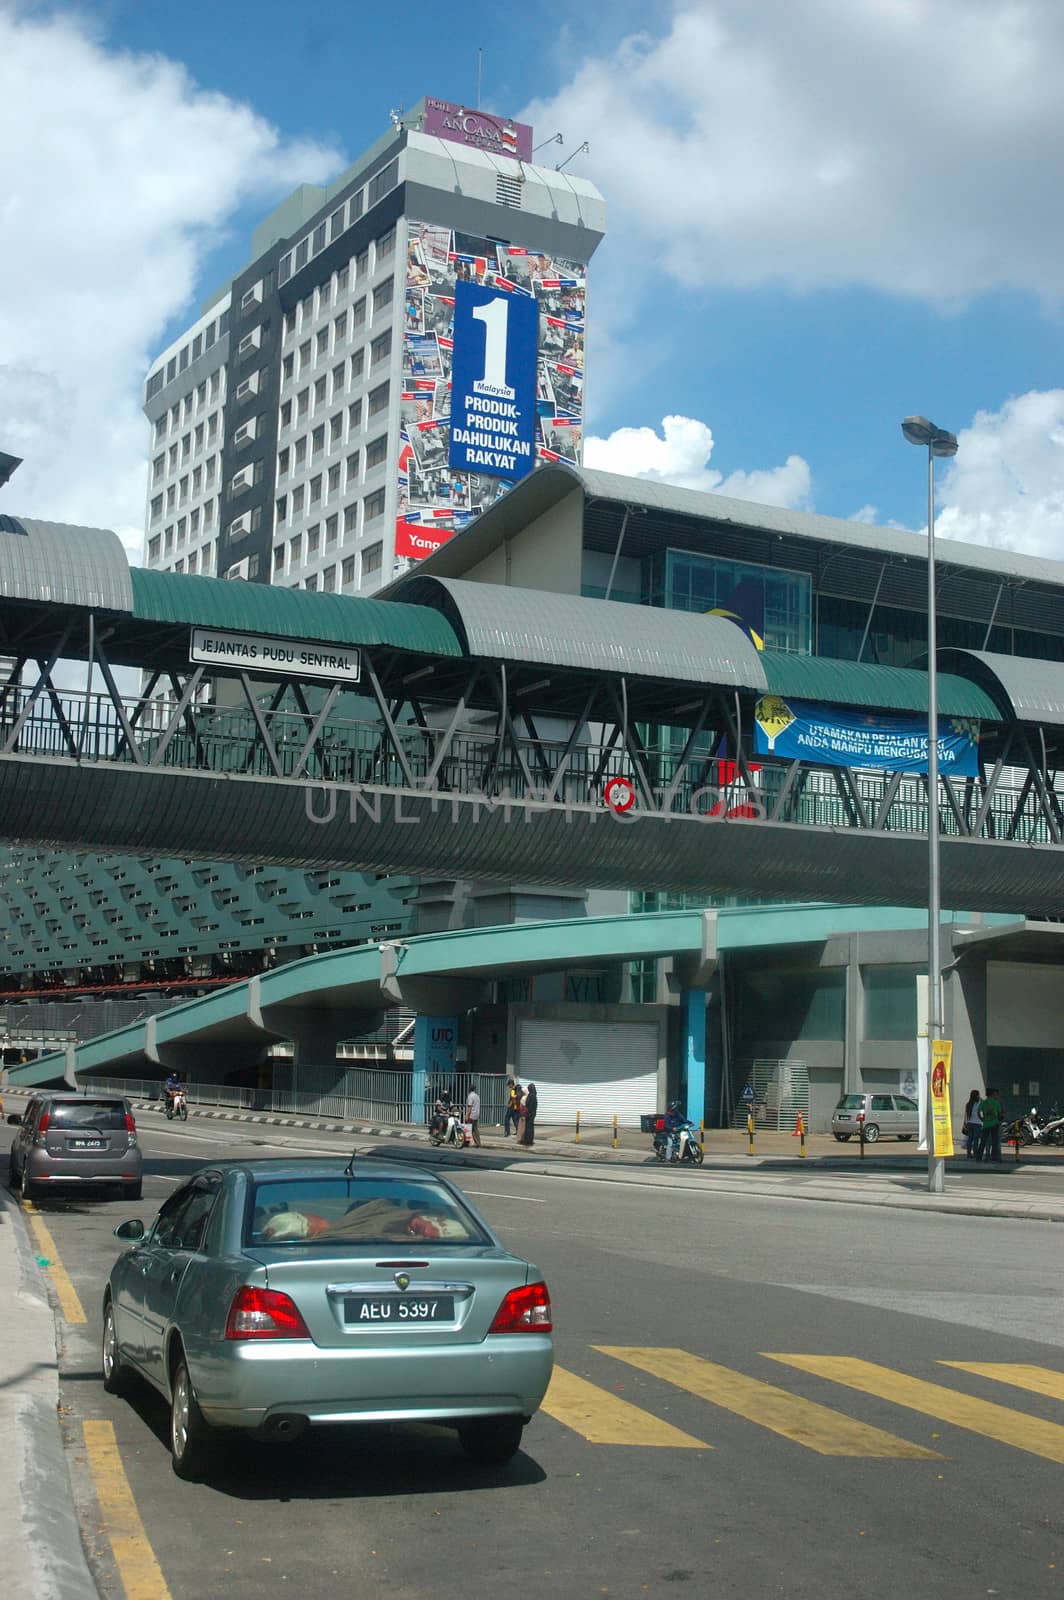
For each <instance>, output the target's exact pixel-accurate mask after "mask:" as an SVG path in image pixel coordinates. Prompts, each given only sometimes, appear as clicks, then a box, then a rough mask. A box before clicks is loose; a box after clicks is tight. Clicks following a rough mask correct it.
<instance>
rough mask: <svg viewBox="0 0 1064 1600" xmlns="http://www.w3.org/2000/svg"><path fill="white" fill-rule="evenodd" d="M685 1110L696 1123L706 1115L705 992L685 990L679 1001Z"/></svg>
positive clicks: (702, 990) (701, 990)
mask: <svg viewBox="0 0 1064 1600" xmlns="http://www.w3.org/2000/svg"><path fill="white" fill-rule="evenodd" d="M680 1017H681V1023H682V1039H683V1062H682V1065H683V1075H684V1088H685V1093H686V1111H687V1117H688V1119H689V1121H691V1122H693V1123H695V1124H696V1125H697V1124H698V1123H700V1122H702V1121H703V1120H704V1118H705V1114H706V991H705V990H704V989H685V990H684V991H683V995H682V998H681V1001H680Z"/></svg>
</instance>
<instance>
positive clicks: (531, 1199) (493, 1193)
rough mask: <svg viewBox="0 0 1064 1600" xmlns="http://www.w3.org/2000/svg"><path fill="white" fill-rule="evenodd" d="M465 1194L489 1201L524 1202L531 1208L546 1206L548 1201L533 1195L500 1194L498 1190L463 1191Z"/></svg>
mask: <svg viewBox="0 0 1064 1600" xmlns="http://www.w3.org/2000/svg"><path fill="white" fill-rule="evenodd" d="M462 1193H463V1194H476V1195H486V1196H487V1197H488V1199H489V1200H523V1201H524V1202H525V1203H526V1204H527V1205H530V1206H545V1205H546V1204H547V1201H546V1200H540V1199H538V1198H537V1197H536V1196H535V1195H532V1194H500V1193H499V1191H498V1189H463V1190H462Z"/></svg>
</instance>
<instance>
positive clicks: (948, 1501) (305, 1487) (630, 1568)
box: [2, 1116, 1064, 1600]
mask: <svg viewBox="0 0 1064 1600" xmlns="http://www.w3.org/2000/svg"><path fill="white" fill-rule="evenodd" d="M9 1134H10V1130H8V1129H4V1132H3V1141H2V1142H3V1145H6V1144H7V1143H8V1142H9ZM141 1136H142V1143H143V1146H144V1150H145V1156H146V1161H147V1172H148V1176H147V1179H146V1184H145V1201H144V1203H143V1205H142V1206H141V1207H139V1208H133V1209H134V1212H135V1213H136V1212H139V1214H140V1215H142V1216H143V1217H144V1218H145V1220H147V1219H148V1218H149V1217H150V1216H151V1215H152V1214H153V1212H154V1210H155V1209H156V1207H157V1205H158V1203H159V1202H161V1200H162V1199H163V1198H164V1197H165V1195H167V1194H168V1193H170V1192H171V1191H172V1189H173V1186H174V1184H175V1183H176V1182H178V1181H179V1180H180V1178H181V1177H182V1176H183V1175H184V1174H185V1173H186V1172H188V1171H190V1170H192V1169H194V1168H195V1167H196V1166H198V1165H201V1164H202V1163H203V1162H204V1161H206V1160H209V1159H212V1158H213V1159H217V1158H219V1157H220V1156H222V1155H237V1154H239V1153H241V1150H242V1149H244V1148H247V1150H248V1153H257V1154H269V1153H272V1152H274V1151H275V1152H276V1153H277V1154H278V1155H281V1154H285V1153H291V1152H292V1151H293V1150H298V1149H307V1148H310V1149H315V1150H320V1151H322V1152H325V1151H329V1152H330V1153H332V1152H335V1151H337V1150H338V1149H339V1148H340V1144H339V1141H338V1140H336V1139H334V1138H331V1137H330V1136H328V1135H322V1134H317V1133H301V1132H297V1131H292V1132H290V1133H289V1132H284V1133H281V1132H275V1131H271V1132H269V1134H268V1135H267V1132H266V1130H265V1129H258V1128H256V1129H246V1128H240V1127H230V1126H224V1125H222V1126H218V1125H214V1126H212V1127H211V1128H209V1129H202V1128H199V1127H196V1126H195V1125H185V1126H184V1127H181V1128H172V1127H170V1126H168V1125H166V1124H165V1123H162V1122H161V1119H158V1118H155V1117H153V1116H143V1117H142V1118H141ZM273 1141H277V1142H276V1143H274V1142H273ZM407 1153H408V1154H409V1148H408V1149H407ZM692 1177H693V1178H694V1177H695V1175H694V1174H692ZM458 1182H459V1183H460V1184H461V1185H462V1186H463V1187H464V1188H466V1189H467V1190H468V1191H469V1192H470V1194H471V1195H473V1196H474V1197H475V1199H476V1203H477V1204H478V1206H479V1207H480V1208H481V1209H482V1210H483V1211H484V1213H485V1215H486V1216H487V1217H488V1218H489V1220H490V1221H491V1222H492V1223H493V1224H494V1225H495V1226H497V1227H498V1229H499V1230H500V1232H501V1233H502V1235H503V1237H504V1238H505V1239H506V1240H507V1242H508V1243H510V1244H511V1245H512V1246H513V1247H514V1248H515V1249H517V1250H519V1251H521V1252H523V1253H525V1254H527V1255H528V1256H529V1257H530V1258H531V1259H532V1260H534V1261H536V1262H538V1263H539V1265H540V1266H541V1267H542V1268H543V1270H544V1273H545V1275H546V1277H547V1280H548V1283H549V1284H550V1287H551V1292H552V1295H553V1299H554V1306H555V1318H556V1353H557V1361H558V1365H559V1367H560V1369H561V1372H562V1375H561V1377H560V1378H559V1384H558V1388H557V1390H556V1391H555V1390H552V1391H551V1393H550V1394H549V1395H548V1411H546V1412H543V1413H541V1414H540V1415H539V1416H537V1417H536V1418H535V1419H534V1421H533V1423H532V1424H531V1426H530V1427H529V1428H528V1429H527V1430H526V1432H525V1439H524V1446H523V1450H522V1453H521V1454H520V1455H519V1456H518V1457H517V1458H516V1459H515V1461H514V1462H513V1463H512V1464H511V1465H510V1466H509V1467H507V1468H505V1469H503V1470H502V1471H500V1472H496V1473H491V1472H485V1471H481V1470H478V1469H476V1468H474V1467H472V1466H471V1465H469V1464H468V1463H467V1462H466V1461H465V1459H464V1457H463V1456H462V1455H461V1453H460V1451H459V1450H458V1447H457V1444H456V1443H455V1441H454V1440H453V1437H452V1435H451V1434H450V1433H449V1432H448V1431H446V1430H443V1429H434V1428H428V1427H420V1428H405V1429H401V1428H395V1429H387V1428H385V1429H372V1430H370V1429H367V1430H363V1431H362V1432H358V1431H355V1430H347V1429H344V1430H339V1429H337V1430H329V1431H321V1432H317V1433H312V1434H311V1435H309V1436H307V1438H305V1439H304V1440H302V1441H300V1442H299V1443H297V1444H296V1445H293V1446H291V1447H287V1448H286V1447H273V1448H268V1447H264V1446H261V1445H256V1446H251V1445H249V1444H247V1443H246V1442H236V1443H234V1444H233V1445H231V1446H227V1448H226V1450H225V1451H224V1453H223V1456H222V1459H221V1463H220V1468H219V1471H218V1473H217V1475H216V1476H215V1478H214V1479H213V1481H212V1482H211V1483H210V1484H209V1485H207V1484H185V1483H181V1482H180V1481H179V1480H178V1479H177V1478H175V1477H174V1475H173V1473H172V1472H171V1469H170V1463H169V1457H168V1451H167V1447H166V1426H167V1417H166V1411H165V1407H164V1406H163V1405H162V1404H161V1402H159V1401H158V1400H157V1399H156V1398H155V1397H154V1396H153V1395H152V1393H151V1392H150V1391H148V1390H147V1389H144V1390H143V1391H140V1392H138V1394H137V1395H136V1396H135V1397H134V1399H133V1401H132V1403H131V1402H129V1401H124V1400H114V1399H112V1398H110V1397H109V1396H107V1395H105V1394H104V1392H103V1389H102V1387H101V1384H100V1381H99V1358H98V1341H99V1306H100V1297H101V1291H102V1287H103V1284H104V1281H105V1277H106V1273H107V1269H108V1266H109V1264H110V1262H111V1260H112V1259H113V1257H114V1254H115V1251H116V1248H117V1247H116V1243H115V1241H114V1240H113V1238H112V1237H111V1231H110V1230H111V1228H112V1227H113V1226H114V1224H115V1223H116V1222H117V1221H118V1220H120V1219H121V1218H122V1217H123V1216H125V1215H128V1214H129V1210H130V1208H129V1207H128V1205H127V1204H124V1203H123V1202H121V1201H116V1200H110V1199H107V1200H89V1199H85V1198H83V1197H81V1196H77V1195H76V1196H72V1197H71V1198H70V1199H69V1200H64V1199H59V1198H52V1199H51V1200H49V1201H45V1202H42V1203H41V1205H40V1208H39V1209H40V1211H41V1214H42V1216H43V1218H44V1220H45V1222H46V1224H47V1226H48V1228H49V1229H50V1231H51V1235H52V1238H53V1240H54V1243H55V1247H56V1250H57V1253H58V1255H59V1257H60V1258H61V1260H62V1262H63V1264H64V1265H65V1267H66V1269H67V1271H68V1272H69V1275H70V1278H71V1279H72V1281H73V1284H74V1287H75V1289H76V1291H77V1294H78V1296H79V1297H80V1299H81V1301H82V1303H83V1305H84V1307H85V1310H86V1313H87V1315H88V1323H87V1325H86V1326H85V1327H84V1328H79V1327H76V1326H74V1327H68V1328H66V1329H65V1332H64V1335H63V1346H64V1348H63V1351H62V1357H61V1359H62V1368H63V1383H62V1399H63V1408H64V1409H63V1424H64V1429H65V1434H66V1437H67V1439H68V1442H69V1447H70V1462H71V1469H72V1474H73V1481H74V1484H75V1490H76V1495H77V1498H78V1501H79V1506H80V1513H81V1518H82V1525H83V1528H84V1530H85V1538H86V1543H87V1547H88V1549H89V1552H90V1559H91V1560H92V1562H93V1565H94V1570H95V1572H96V1574H97V1576H98V1580H99V1582H100V1585H101V1590H102V1592H103V1593H104V1594H105V1595H115V1596H120V1595H122V1593H123V1587H122V1583H121V1580H120V1578H119V1569H118V1567H117V1566H116V1564H115V1559H114V1554H113V1547H112V1544H111V1534H112V1533H113V1527H109V1526H108V1514H107V1512H106V1508H104V1509H101V1506H100V1504H99V1502H98V1499H97V1487H98V1485H97V1481H96V1480H95V1479H94V1478H93V1476H92V1474H91V1473H90V1470H89V1465H88V1463H87V1461H86V1452H85V1449H84V1440H85V1434H84V1431H83V1426H84V1423H85V1422H86V1421H89V1422H91V1421H93V1420H97V1419H102V1420H104V1421H106V1422H109V1423H110V1424H112V1425H113V1428H114V1430H115V1436H116V1438H117V1443H118V1450H119V1455H120V1458H121V1464H122V1466H123V1467H124V1469H125V1476H126V1478H127V1479H128V1483H129V1484H130V1485H131V1487H132V1492H133V1496H134V1497H135V1502H136V1510H137V1511H138V1512H139V1515H140V1519H141V1521H142V1523H143V1529H144V1534H145V1537H146V1541H147V1543H148V1544H149V1545H150V1547H151V1551H152V1552H154V1557H155V1558H156V1559H157V1561H158V1564H159V1567H160V1568H161V1572H162V1576H163V1579H164V1581H165V1586H166V1587H165V1589H162V1590H160V1589H158V1587H156V1589H155V1590H154V1591H151V1590H150V1589H146V1590H145V1591H144V1592H145V1594H147V1593H153V1596H154V1595H157V1596H164V1595H165V1592H166V1589H168V1591H169V1594H170V1595H171V1596H173V1597H174V1600H205V1597H212V1596H214V1595H221V1594H223V1593H224V1594H225V1595H226V1596H227V1597H232V1600H245V1597H246V1600H252V1597H255V1600H259V1597H261V1595H262V1594H263V1593H264V1592H265V1591H266V1590H267V1588H268V1589H269V1592H271V1593H278V1592H282V1591H283V1592H286V1593H288V1594H291V1595H298V1596H299V1597H301V1600H303V1597H306V1600H317V1597H319V1596H322V1597H324V1596H328V1597H329V1600H334V1597H335V1595H336V1593H337V1591H338V1588H339V1589H341V1590H342V1592H343V1593H344V1594H348V1595H352V1594H353V1595H356V1596H359V1595H367V1596H369V1595H373V1596H374V1597H376V1596H383V1595H386V1596H390V1597H394V1600H422V1597H425V1600H427V1597H429V1596H432V1597H434V1600H441V1597H442V1600H445V1597H448V1596H454V1597H456V1600H457V1597H459V1596H462V1597H466V1596H469V1597H476V1600H480V1597H485V1600H487V1597H490V1600H498V1596H499V1595H501V1594H507V1593H514V1594H520V1595H522V1596H532V1597H536V1596H539V1595H544V1594H547V1593H553V1594H555V1595H557V1596H559V1597H562V1600H568V1597H570V1596H574V1597H575V1596H585V1595H586V1596H598V1595H604V1594H605V1595H613V1596H624V1597H629V1596H631V1597H641V1596H644V1595H650V1596H672V1595H675V1594H678V1593H683V1592H685V1591H686V1592H687V1593H689V1594H692V1595H702V1594H706V1595H709V1594H712V1595H714V1596H723V1597H728V1596H735V1597H740V1596H741V1597H743V1600H760V1597H762V1596H773V1595H786V1596H789V1597H804V1596H810V1597H812V1596H814V1595H815V1596H817V1597H824V1596H828V1597H834V1596H838V1597H840V1600H841V1597H844V1596H845V1597H847V1600H849V1597H853V1596H857V1597H865V1596H868V1597H873V1596H874V1597H880V1596H886V1595H888V1594H889V1595H891V1596H893V1595H895V1594H897V1593H902V1594H905V1593H909V1594H913V1595H916V1594H919V1595H921V1596H939V1595H940V1596H943V1597H946V1596H948V1597H949V1600H957V1597H963V1596H969V1595H970V1596H977V1595H978V1596H982V1595H987V1594H997V1595H1001V1596H1015V1597H1017V1600H1018V1597H1020V1596H1025V1597H1030V1596H1042V1595H1054V1596H1059V1595H1060V1593H1061V1589H1062V1586H1064V1511H1062V1506H1064V1495H1062V1488H1064V1318H1062V1317H1061V1283H1062V1269H1064V1228H1061V1227H1060V1226H1059V1225H1053V1224H1045V1223H1038V1222H1016V1221H1005V1220H1000V1219H986V1218H970V1217H947V1216H942V1215H928V1216H919V1215H912V1214H909V1213H903V1212H898V1211H893V1210H890V1209H888V1208H882V1209H875V1208H871V1207H860V1208H859V1207H853V1206H849V1205H847V1204H846V1203H845V1202H841V1201H838V1202H832V1203H825V1204H816V1203H809V1202H803V1203H799V1202H796V1201H793V1200H788V1199H786V1198H782V1197H781V1198H778V1199H777V1198H769V1197H765V1196H747V1197H744V1196H741V1195H736V1194H733V1193H719V1192H714V1191H713V1190H712V1188H710V1187H709V1186H707V1185H706V1184H704V1183H693V1184H692V1186H691V1190H690V1192H685V1191H684V1192H677V1191H675V1190H670V1189H667V1188H663V1187H660V1186H657V1185H656V1184H655V1182H654V1172H653V1170H652V1169H650V1170H648V1174H647V1183H646V1184H645V1185H640V1186H633V1185H623V1186H622V1185H618V1184H611V1183H609V1182H608V1181H602V1180H600V1179H598V1178H595V1179H590V1180H589V1179H587V1178H577V1177H573V1178H562V1177H537V1176H533V1175H532V1174H531V1173H528V1172H522V1171H521V1170H520V1168H519V1167H516V1168H515V1169H514V1170H506V1171H486V1172H484V1173H483V1174H480V1173H473V1172H468V1171H465V1172H462V1173H461V1174H460V1175H459V1176H458ZM781 1355H783V1356H786V1357H788V1358H789V1359H788V1360H787V1361H781V1360H779V1359H773V1357H779V1356H781ZM947 1362H965V1363H981V1364H988V1363H994V1364H1000V1363H1008V1364H1010V1365H1009V1370H1008V1372H1004V1371H1003V1370H1002V1369H1001V1367H1000V1366H997V1367H996V1368H995V1371H994V1372H993V1373H987V1372H978V1373H977V1372H972V1371H965V1370H959V1369H958V1368H956V1367H951V1366H948V1365H943V1363H947ZM825 1363H826V1364H825ZM914 1380H915V1381H914ZM1006 1380H1007V1381H1006ZM1021 1381H1022V1382H1023V1383H1024V1384H1027V1385H1032V1384H1033V1385H1034V1386H1035V1387H1034V1388H1031V1387H1020V1386H1018V1385H1019V1383H1020V1382H1021ZM1039 1391H1040V1392H1039ZM810 1403H811V1404H810ZM602 1441H609V1442H602Z"/></svg>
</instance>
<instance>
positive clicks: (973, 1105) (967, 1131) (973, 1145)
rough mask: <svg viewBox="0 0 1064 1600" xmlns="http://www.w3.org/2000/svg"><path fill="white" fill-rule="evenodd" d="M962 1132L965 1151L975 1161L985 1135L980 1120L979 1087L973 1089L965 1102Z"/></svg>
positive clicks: (970, 1159)
mask: <svg viewBox="0 0 1064 1600" xmlns="http://www.w3.org/2000/svg"><path fill="white" fill-rule="evenodd" d="M961 1133H962V1134H963V1135H964V1153H965V1155H966V1156H967V1157H968V1159H969V1161H974V1160H975V1156H976V1153H977V1151H978V1149H979V1146H980V1144H981V1143H982V1137H983V1125H982V1123H981V1122H980V1121H979V1090H978V1089H973V1090H972V1092H971V1094H970V1095H969V1096H968V1098H967V1100H966V1101H965V1103H964V1121H963V1122H962V1123H961Z"/></svg>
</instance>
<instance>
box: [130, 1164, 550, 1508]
mask: <svg viewBox="0 0 1064 1600" xmlns="http://www.w3.org/2000/svg"><path fill="white" fill-rule="evenodd" d="M115 1234H116V1236H117V1237H118V1238H120V1239H123V1240H125V1241H127V1242H128V1243H129V1244H130V1245H131V1246H132V1248H131V1249H129V1250H128V1251H127V1252H126V1253H125V1254H124V1255H123V1256H121V1257H120V1258H119V1260H118V1261H116V1262H115V1265H114V1266H113V1267H112V1269H111V1275H110V1279H109V1282H108V1284H107V1288H106V1290H105V1293H104V1301H103V1352H102V1354H103V1376H104V1387H105V1388H106V1389H107V1390H108V1392H109V1393H112V1394H114V1393H118V1392H120V1391H121V1390H122V1389H123V1388H124V1386H125V1383H126V1380H127V1378H128V1376H129V1374H130V1372H131V1371H134V1370H135V1371H137V1372H139V1373H140V1374H141V1375H142V1376H143V1377H145V1378H147V1379H148V1381H149V1382H150V1383H151V1384H153V1385H154V1387H155V1388H156V1389H158V1391H159V1392H160V1394H162V1396H163V1397H164V1399H166V1400H167V1401H169V1404H170V1444H171V1453H172V1457H173V1465H174V1470H175V1472H176V1473H177V1474H178V1476H179V1477H182V1478H198V1477H201V1476H202V1475H203V1474H204V1472H205V1471H206V1470H207V1469H208V1467H209V1462H210V1451H211V1444H212V1439H213V1436H214V1433H215V1430H216V1429H220V1428H234V1429H243V1430H245V1431H247V1430H257V1431H258V1432H259V1433H260V1434H261V1435H263V1436H265V1437H268V1438H271V1439H276V1440H284V1439H290V1438H294V1437H296V1436H297V1435H298V1434H299V1433H301V1432H302V1431H303V1430H304V1429H305V1428H306V1427H307V1425H308V1424H310V1423H314V1424H324V1423H343V1422H346V1423H352V1422H403V1421H419V1422H443V1423H450V1424H453V1426H454V1427H456V1428H457V1430H458V1435H459V1439H460V1441H461V1443H462V1445H463V1446H464V1448H465V1450H466V1452H467V1454H468V1455H470V1456H471V1457H473V1459H474V1460H476V1461H478V1462H481V1463H483V1464H485V1465H496V1464H500V1463H502V1462H504V1461H507V1460H509V1458H510V1457H511V1456H512V1455H513V1454H514V1452H515V1451H516V1450H517V1448H518V1446H519V1444H520V1441H521V1430H522V1428H523V1427H524V1425H525V1423H526V1422H528V1420H529V1419H530V1418H531V1416H532V1414H533V1413H534V1412H535V1411H536V1410H537V1409H538V1407H539V1404H540V1401H541V1400H542V1399H543V1396H544V1394H545V1392H546V1389H547V1384H548V1382H549V1381H550V1375H551V1369H552V1365H553V1359H554V1358H553V1344H552V1338H551V1329H552V1323H551V1305H550V1296H549V1294H548V1292H547V1286H546V1284H545V1283H544V1281H543V1277H542V1274H541V1273H540V1272H539V1270H538V1268H536V1267H534V1266H532V1265H530V1263H529V1262H527V1261H524V1260H522V1258H521V1257H520V1256H515V1255H513V1254H511V1252H510V1251H509V1250H507V1249H506V1247H505V1245H504V1244H503V1243H502V1242H501V1241H500V1240H499V1239H498V1238H497V1237H496V1235H495V1234H494V1233H493V1232H492V1230H491V1229H490V1228H489V1227H488V1225H487V1223H486V1222H484V1221H483V1219H482V1218H481V1217H480V1216H478V1214H477V1213H476V1212H475V1211H474V1210H473V1208H472V1206H471V1205H470V1204H469V1202H468V1201H467V1200H466V1198H465V1196H464V1195H462V1194H461V1193H460V1191H459V1190H457V1189H456V1188H454V1187H453V1186H452V1185H451V1184H450V1183H448V1182H447V1180H446V1179H445V1178H442V1177H441V1176H439V1175H438V1174H437V1173H436V1172H434V1171H432V1170H430V1169H425V1168H421V1167H417V1166H412V1165H411V1164H409V1163H407V1162H394V1163H393V1162H385V1161H376V1160H372V1159H371V1160H366V1159H362V1158H360V1159H359V1160H358V1161H355V1160H354V1159H352V1161H351V1162H349V1163H348V1164H347V1166H346V1167H345V1166H343V1164H342V1163H341V1162H340V1161H335V1160H333V1161H317V1162H308V1161H258V1162H255V1161H239V1162H237V1161H234V1162H225V1163H223V1164H221V1165H219V1166H216V1167H209V1168H206V1169H204V1170H203V1171H201V1172H199V1173H197V1174H195V1175H194V1176H193V1177H192V1178H191V1179H189V1181H188V1182H186V1183H185V1184H183V1185H182V1187H181V1188H180V1189H178V1190H177V1191H176V1192H175V1193H174V1194H172V1195H171V1196H170V1197H169V1198H168V1199H167V1201H166V1203H165V1205H164V1206H163V1208H162V1210H161V1211H160V1212H159V1215H158V1216H157V1217H156V1219H155V1221H154V1223H153V1224H152V1225H151V1227H150V1228H148V1229H145V1227H144V1224H143V1223H142V1222H133V1221H131V1222H124V1223H122V1224H120V1226H119V1227H117V1228H116V1229H115Z"/></svg>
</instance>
